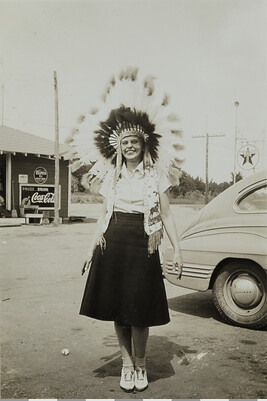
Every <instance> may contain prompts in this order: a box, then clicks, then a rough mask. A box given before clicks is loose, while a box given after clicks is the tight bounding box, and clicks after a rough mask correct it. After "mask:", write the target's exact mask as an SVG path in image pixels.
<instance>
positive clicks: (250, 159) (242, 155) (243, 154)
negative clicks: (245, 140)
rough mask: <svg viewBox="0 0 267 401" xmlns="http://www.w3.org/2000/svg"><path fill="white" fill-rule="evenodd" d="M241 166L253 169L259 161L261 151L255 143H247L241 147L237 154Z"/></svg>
mask: <svg viewBox="0 0 267 401" xmlns="http://www.w3.org/2000/svg"><path fill="white" fill-rule="evenodd" d="M237 161H238V164H239V166H240V167H241V168H242V169H244V170H251V169H253V168H255V167H256V165H257V164H258V162H259V151H258V149H257V148H256V146H254V145H250V144H246V145H244V146H242V147H241V148H240V149H239V152H238V154H237Z"/></svg>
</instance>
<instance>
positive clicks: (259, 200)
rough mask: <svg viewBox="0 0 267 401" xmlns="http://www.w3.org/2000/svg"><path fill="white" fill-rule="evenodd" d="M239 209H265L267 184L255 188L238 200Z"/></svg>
mask: <svg viewBox="0 0 267 401" xmlns="http://www.w3.org/2000/svg"><path fill="white" fill-rule="evenodd" d="M238 208H239V209H240V210H247V211H263V210H266V211H267V186H266V185H265V186H264V187H260V188H256V189H255V190H254V191H252V192H250V193H249V194H247V195H245V196H244V197H243V198H241V199H240V200H239V202H238Z"/></svg>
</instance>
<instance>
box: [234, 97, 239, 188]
mask: <svg viewBox="0 0 267 401" xmlns="http://www.w3.org/2000/svg"><path fill="white" fill-rule="evenodd" d="M238 106H239V102H235V146H234V148H235V150H234V152H235V154H234V180H233V181H234V184H235V183H236V144H237V140H238V138H237V111H238Z"/></svg>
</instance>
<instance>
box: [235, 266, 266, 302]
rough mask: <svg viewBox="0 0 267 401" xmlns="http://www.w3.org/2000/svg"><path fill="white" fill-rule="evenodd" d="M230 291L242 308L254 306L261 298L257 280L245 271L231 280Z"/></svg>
mask: <svg viewBox="0 0 267 401" xmlns="http://www.w3.org/2000/svg"><path fill="white" fill-rule="evenodd" d="M230 292H231V296H232V299H233V300H234V302H235V303H236V304H237V305H238V306H239V307H240V308H244V309H248V308H254V307H256V306H257V305H258V304H259V303H260V301H261V299H262V293H261V290H260V287H259V283H258V281H257V280H256V279H255V278H254V277H253V276H250V275H248V274H245V273H244V274H240V275H238V276H236V277H235V278H234V279H233V280H232V282H231V287H230Z"/></svg>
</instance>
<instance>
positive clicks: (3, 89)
mask: <svg viewBox="0 0 267 401" xmlns="http://www.w3.org/2000/svg"><path fill="white" fill-rule="evenodd" d="M4 102H5V85H3V86H2V127H3V125H4Z"/></svg>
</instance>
